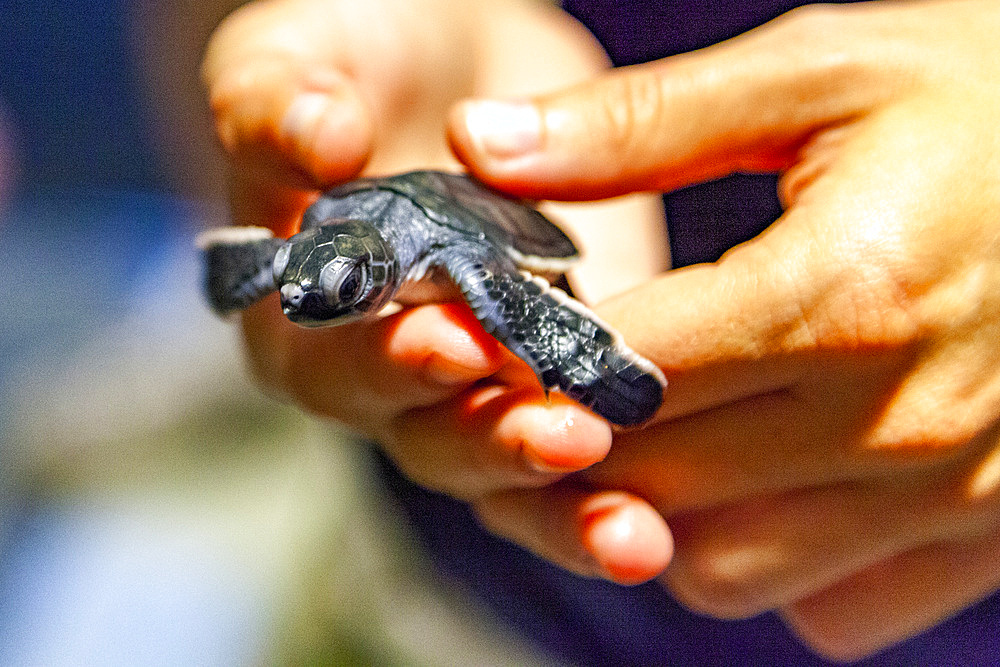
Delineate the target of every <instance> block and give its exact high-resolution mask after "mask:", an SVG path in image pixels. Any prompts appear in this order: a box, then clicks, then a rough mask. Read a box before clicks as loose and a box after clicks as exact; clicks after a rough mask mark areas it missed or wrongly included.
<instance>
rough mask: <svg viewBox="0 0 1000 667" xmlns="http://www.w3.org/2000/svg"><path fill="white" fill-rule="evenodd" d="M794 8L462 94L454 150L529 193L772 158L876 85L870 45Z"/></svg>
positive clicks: (688, 178) (760, 165) (614, 191)
mask: <svg viewBox="0 0 1000 667" xmlns="http://www.w3.org/2000/svg"><path fill="white" fill-rule="evenodd" d="M829 11H832V10H827V13H823V14H821V13H817V12H795V13H793V14H791V15H788V17H786V18H784V19H779V20H777V21H775V22H772V23H771V24H768V25H766V26H764V27H762V28H759V29H757V30H755V31H751V32H749V33H747V34H746V35H744V36H742V37H738V38H736V39H733V40H730V41H728V42H723V43H722V44H719V45H717V46H715V47H711V48H708V49H704V50H702V51H696V52H693V53H689V54H684V55H680V56H674V57H670V58H665V59H663V60H659V61H655V62H652V63H647V64H644V65H637V66H632V67H625V68H620V69H618V70H613V71H612V72H609V73H607V74H605V75H604V76H602V77H600V78H597V79H594V80H592V81H590V82H588V83H585V84H582V85H579V86H576V87H573V88H570V89H567V90H564V91H560V92H556V93H554V94H551V95H547V96H543V97H538V98H535V99H532V100H524V101H498V100H472V101H466V102H464V103H462V104H460V105H459V106H457V107H456V108H455V109H454V110H453V113H452V115H451V118H450V124H449V139H450V141H451V144H452V147H453V150H454V151H455V153H456V154H457V155H458V157H459V159H461V160H462V161H463V162H464V163H466V164H467V165H468V166H469V168H470V170H471V171H472V172H473V173H475V174H476V175H477V176H478V177H480V178H481V179H483V180H485V181H487V182H490V183H491V184H493V185H495V186H497V187H500V188H502V189H504V190H508V191H510V192H512V193H515V194H518V195H521V196H524V197H533V198H549V199H553V198H564V199H596V198H604V197H611V196H615V195H619V194H623V193H626V192H632V191H643V190H657V191H664V190H671V189H675V188H677V187H680V186H683V185H688V184H691V183H694V182H698V181H702V180H707V179H710V178H716V177H720V176H723V175H726V174H729V173H732V172H734V171H775V170H777V169H780V168H782V167H784V166H786V165H787V164H788V163H789V162H790V161H791V160H792V159H793V158H794V155H795V153H796V151H797V149H798V148H799V146H800V145H801V144H802V143H803V142H804V141H805V139H806V138H808V136H809V135H810V134H811V133H812V132H814V131H816V130H817V129H819V128H822V127H824V126H828V125H831V124H835V123H838V122H840V121H843V120H844V119H847V118H850V117H853V116H855V115H856V114H858V113H860V112H863V111H864V110H866V109H868V108H870V107H871V105H872V104H873V103H874V101H875V97H876V96H878V95H884V94H886V90H885V86H882V85H880V82H879V81H878V80H877V79H878V76H877V74H876V72H875V69H874V68H873V67H868V66H866V65H865V63H867V62H869V61H870V60H871V57H870V54H868V57H867V58H865V57H864V56H865V55H866V54H861V53H858V54H855V53H853V52H852V49H853V48H854V47H852V45H851V43H850V42H849V40H844V39H842V38H840V37H839V35H840V34H841V33H842V32H844V31H836V30H831V26H829V25H826V24H825V23H824V21H826V20H827V19H826V18H823V19H822V20H819V19H817V18H816V17H817V16H822V17H826V16H827V15H828V12H829Z"/></svg>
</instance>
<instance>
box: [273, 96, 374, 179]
mask: <svg viewBox="0 0 1000 667" xmlns="http://www.w3.org/2000/svg"><path fill="white" fill-rule="evenodd" d="M357 112H358V110H357V108H356V106H355V105H354V104H353V103H352V100H351V99H350V98H347V97H337V96H334V95H331V94H330V93H329V92H323V93H318V92H304V93H300V94H299V95H298V96H296V97H295V98H294V99H293V100H292V102H291V104H289V105H288V108H287V109H286V111H285V115H284V117H283V118H282V120H281V127H280V131H281V133H282V136H283V137H285V138H286V139H287V140H288V141H290V142H291V143H292V145H293V146H294V147H295V151H296V153H297V154H298V156H299V159H300V160H302V163H303V164H304V165H305V166H306V167H307V168H308V169H309V170H310V171H311V172H312V175H313V176H314V177H316V178H319V179H321V180H331V179H332V180H337V179H339V178H342V177H343V176H344V175H345V174H346V175H352V174H353V173H354V172H355V171H356V169H357V163H358V161H360V160H363V159H364V158H365V156H366V155H367V141H368V135H367V132H366V128H365V126H364V123H363V122H362V120H361V119H360V117H359V115H358V113H357Z"/></svg>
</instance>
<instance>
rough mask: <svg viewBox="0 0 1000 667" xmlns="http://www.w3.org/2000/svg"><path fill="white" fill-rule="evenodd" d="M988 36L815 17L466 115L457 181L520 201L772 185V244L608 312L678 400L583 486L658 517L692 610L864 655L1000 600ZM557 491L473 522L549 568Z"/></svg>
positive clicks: (996, 193)
mask: <svg viewBox="0 0 1000 667" xmlns="http://www.w3.org/2000/svg"><path fill="white" fill-rule="evenodd" d="M998 32H1000V5H998V4H997V3H995V2H992V1H990V0H967V1H951V2H945V1H942V2H907V3H889V2H886V3H882V2H876V3H868V4H866V5H852V6H837V7H835V6H830V7H825V8H815V7H813V8H807V9H804V10H801V11H796V12H793V13H792V14H790V15H787V16H785V17H783V18H781V19H779V20H777V21H775V22H773V23H772V24H769V25H767V26H765V27H763V28H761V29H758V30H756V31H753V32H751V33H748V34H747V35H745V36H743V37H741V38H738V39H735V40H732V41H730V42H727V43H723V44H721V45H719V46H716V47H713V48H709V49H706V50H704V51H701V52H695V53H692V54H688V55H683V56H679V57H674V58H669V59H666V60H663V61H659V62H655V63H651V64H648V65H644V66H637V67H634V68H628V69H624V70H621V71H619V72H616V73H613V74H609V75H606V76H604V77H602V78H599V79H597V80H595V81H593V82H591V83H587V84H586V85H582V86H577V87H574V88H570V89H568V90H566V91H564V92H562V93H558V94H553V95H548V96H544V97H540V98H537V99H535V100H533V101H532V102H531V103H528V102H512V103H506V102H497V101H475V102H469V103H466V104H463V105H462V106H460V107H459V108H458V109H457V110H456V112H455V113H454V115H453V117H452V125H451V141H452V143H453V145H454V147H455V149H456V151H457V153H458V155H460V156H461V158H462V160H463V161H464V162H466V163H467V164H468V165H469V167H470V169H471V170H472V171H473V172H474V173H475V174H477V175H478V176H479V177H480V178H482V179H483V180H485V181H487V182H490V183H492V184H494V185H497V186H499V187H504V188H507V189H510V190H513V191H515V192H518V193H519V194H521V195H525V196H532V197H542V198H555V197H564V198H572V199H581V198H590V197H604V196H610V195H617V194H621V193H623V192H631V191H637V190H659V189H670V188H674V187H677V186H681V185H684V184H688V183H691V182H694V181H697V180H701V179H705V178H710V177H717V176H722V175H725V174H728V173H731V172H734V171H770V170H775V171H781V172H782V178H781V184H780V187H781V192H780V194H781V195H782V197H783V199H784V202H785V204H786V211H785V213H784V215H783V216H782V217H781V219H779V220H778V221H777V222H776V223H775V224H774V225H773V226H771V227H770V228H769V229H768V230H767V231H766V232H765V233H764V234H763V235H761V236H760V237H758V238H756V239H754V240H752V241H751V242H748V243H746V244H744V245H743V246H740V247H738V248H736V249H734V250H733V251H731V252H730V253H729V254H727V255H726V256H725V257H724V258H723V259H722V260H721V261H720V262H718V263H716V264H713V265H703V266H696V267H691V268H688V269H684V270H679V271H676V272H673V273H670V274H666V275H664V276H662V277H660V278H657V279H655V280H652V281H650V282H648V283H646V284H644V285H643V286H641V287H639V288H637V289H635V290H633V291H631V292H629V293H628V294H626V295H624V296H622V297H620V298H616V299H612V300H609V301H607V302H605V303H604V304H603V305H602V306H601V307H600V308H599V312H600V313H601V314H602V316H604V317H605V318H606V319H607V320H608V321H610V322H611V323H612V324H613V325H616V326H617V328H619V330H620V331H622V332H623V333H624V335H625V338H626V340H628V341H629V343H630V344H631V345H632V346H633V347H635V348H636V349H637V350H639V351H641V352H642V353H644V354H646V355H647V356H649V357H650V358H651V359H652V360H654V361H655V362H656V363H658V364H659V365H660V366H661V367H662V368H663V369H664V371H665V373H666V375H667V377H668V380H669V382H670V385H669V387H668V389H667V394H666V396H665V404H664V408H663V409H662V410H661V413H660V414H659V415H658V417H657V423H655V424H653V425H651V426H649V427H648V428H645V429H643V430H640V431H632V432H628V433H623V434H619V435H618V436H616V438H615V440H614V445H613V447H612V450H611V453H610V454H609V456H608V458H607V459H606V460H605V461H604V462H603V463H600V464H598V465H596V466H594V467H593V468H592V469H590V470H589V471H587V473H586V475H585V477H584V479H585V480H586V482H587V483H588V484H590V485H591V488H598V489H623V490H627V491H630V492H632V493H635V494H637V495H638V496H640V497H643V498H646V499H648V500H649V501H650V502H651V503H652V504H653V506H654V507H655V508H657V509H658V510H659V511H660V512H661V513H662V514H663V516H665V517H667V519H668V521H669V523H670V525H671V528H672V530H673V532H674V537H675V540H676V542H675V559H674V562H673V563H672V564H671V566H670V567H669V568H668V569H667V571H666V573H665V575H664V577H663V581H664V582H665V583H666V584H667V585H668V586H669V587H670V588H671V589H672V590H673V591H674V593H675V594H676V595H677V596H678V597H679V599H680V600H682V601H684V602H686V603H687V604H689V605H690V606H692V607H693V608H695V609H697V610H700V611H704V612H706V613H709V614H712V615H716V616H720V617H741V616H747V615H751V614H755V613H758V612H762V611H765V610H768V609H778V610H780V611H781V613H782V614H783V616H784V617H785V618H786V619H787V621H788V623H789V624H790V626H791V627H792V629H793V630H795V631H796V632H798V633H799V634H800V635H801V636H802V637H803V638H805V640H806V641H808V642H810V643H812V644H813V645H814V646H815V647H817V649H818V650H820V651H822V652H824V653H826V654H828V655H831V656H836V657H840V658H850V657H857V656H860V655H864V654H867V653H870V652H872V651H875V650H877V649H879V648H881V647H884V646H886V645H888V644H891V643H893V642H896V641H899V640H901V639H903V638H905V637H908V636H910V635H913V634H915V633H917V632H919V631H921V630H923V629H925V628H927V627H929V626H931V625H934V624H935V623H937V622H939V621H941V620H942V619H944V618H946V617H947V616H949V615H951V614H953V613H955V612H956V611H958V610H960V609H962V608H964V607H966V606H968V605H970V604H972V603H973V602H975V601H976V600H978V599H980V598H982V597H984V596H986V595H988V594H989V593H991V592H992V591H994V590H995V589H996V588H997V587H998V586H1000V567H997V563H998V562H1000V133H998V132H997V131H996V127H997V123H996V119H997V118H998V117H1000V59H998V58H997V55H996V35H997V34H998ZM496 128H500V129H502V130H505V131H499V130H497V129H496ZM565 488H566V484H565V483H561V484H560V485H557V486H556V487H554V488H548V489H540V490H533V491H520V492H505V493H501V494H498V495H496V496H493V497H490V498H487V499H485V500H483V501H481V502H480V503H479V504H478V506H479V507H480V510H481V512H482V513H483V514H484V516H485V517H486V520H487V523H488V524H489V525H490V526H491V527H493V528H494V529H495V530H497V531H498V532H500V533H501V534H505V535H508V536H511V537H513V538H514V539H517V540H519V541H520V542H522V543H525V544H528V545H531V546H532V547H533V548H535V549H536V550H537V551H539V552H540V553H552V552H557V551H558V549H559V548H560V545H559V544H558V543H557V542H555V541H553V540H550V539H549V538H548V537H547V535H546V532H545V531H546V529H547V528H548V527H549V526H551V525H553V524H558V523H559V522H560V518H559V514H560V513H567V514H568V515H569V517H570V518H571V517H572V516H573V513H574V512H575V511H576V510H574V509H573V507H572V505H570V506H568V507H567V506H564V505H560V504H559V503H557V502H547V501H546V498H560V497H562V496H561V495H560V494H561V493H563V492H564V491H563V490H562V489H565ZM581 488H586V487H581V486H580V485H577V486H576V487H574V490H573V491H572V493H574V494H577V496H575V497H578V498H580V499H581V501H583V500H585V499H586V498H587V497H588V496H587V493H586V492H584V491H581V490H580V489H581ZM570 518H567V519H566V520H570Z"/></svg>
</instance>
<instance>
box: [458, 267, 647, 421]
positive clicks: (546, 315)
mask: <svg viewBox="0 0 1000 667" xmlns="http://www.w3.org/2000/svg"><path fill="white" fill-rule="evenodd" d="M453 257H454V255H453ZM445 266H446V268H447V270H448V273H449V274H450V275H451V276H452V278H453V279H454V280H455V282H456V283H457V284H458V285H459V287H460V289H461V290H462V294H463V295H464V297H465V299H466V301H467V302H468V303H469V305H470V306H471V307H472V311H473V312H474V313H475V315H476V317H477V319H479V321H480V322H481V323H482V325H483V327H484V328H485V329H486V331H487V332H488V333H490V334H491V335H492V336H493V337H495V338H496V339H497V340H499V341H500V342H501V343H503V344H504V346H506V347H507V348H508V349H509V350H510V351H511V352H513V353H514V354H516V355H517V356H518V357H520V358H521V359H523V360H524V361H525V362H526V363H527V364H528V365H529V366H530V367H531V369H532V370H533V371H534V372H535V374H536V375H537V376H538V378H539V380H541V383H542V385H543V386H544V387H545V388H546V389H553V388H558V389H559V390H560V391H561V392H562V393H563V394H565V395H566V396H568V397H570V398H572V399H573V400H575V401H577V402H579V403H581V404H583V405H585V406H587V407H588V408H590V409H592V410H593V411H594V412H596V413H597V414H599V415H601V416H602V417H604V418H605V419H607V420H608V421H610V422H613V423H615V424H619V425H622V426H627V425H634V424H641V423H642V422H644V421H646V420H647V419H649V418H650V417H652V416H653V414H654V413H655V412H656V410H657V409H658V408H659V407H660V404H661V403H662V402H663V389H664V387H665V386H666V380H665V379H664V377H663V373H662V372H661V371H660V370H659V369H658V368H657V367H656V366H655V365H654V364H653V363H652V362H650V361H649V360H647V359H645V358H643V357H641V356H640V355H638V354H637V353H636V352H634V351H633V350H631V349H630V348H629V347H627V346H626V345H625V344H624V343H623V342H622V340H621V336H619V335H618V334H617V333H616V332H615V331H614V330H612V329H611V328H610V327H609V326H608V325H606V324H604V323H603V322H601V320H600V319H599V318H598V317H597V315H595V314H594V313H593V312H591V311H590V309H588V308H587V307H586V306H584V305H583V304H582V303H580V302H578V301H576V300H574V299H572V298H571V297H569V296H568V295H567V294H566V293H565V292H563V291H562V290H559V289H557V288H555V287H552V286H550V285H549V284H548V283H547V282H545V281H544V280H542V279H541V278H538V277H533V276H531V275H530V274H527V273H518V272H516V271H513V270H511V271H508V270H507V268H508V267H505V266H504V264H503V260H502V259H498V258H495V257H483V256H482V255H480V256H479V257H478V258H477V257H475V256H473V257H468V256H464V255H463V256H460V257H459V258H458V259H452V260H450V261H447V262H446V263H445Z"/></svg>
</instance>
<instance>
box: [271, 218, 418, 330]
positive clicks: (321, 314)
mask: <svg viewBox="0 0 1000 667" xmlns="http://www.w3.org/2000/svg"><path fill="white" fill-rule="evenodd" d="M399 273H400V272H399V264H398V262H397V261H396V257H395V254H394V253H393V251H392V248H391V247H390V246H389V244H387V243H386V242H385V239H383V238H382V236H381V235H380V234H379V232H378V230H377V229H376V228H375V227H374V226H373V225H372V224H370V223H366V222H363V221H358V220H344V221H337V222H334V223H332V224H325V225H323V226H321V227H315V228H312V229H309V230H306V231H304V232H301V233H299V234H296V235H295V236H293V237H291V238H290V239H288V241H287V242H286V243H285V244H284V245H282V246H281V248H280V249H279V250H278V252H277V253H276V254H275V256H274V282H275V284H276V285H277V286H278V291H279V292H280V294H281V307H282V310H283V311H284V313H285V315H286V316H287V317H288V319H290V320H291V321H292V322H295V323H296V324H300V325H302V326H307V327H316V326H330V325H335V324H344V323H346V322H351V321H354V320H357V319H359V318H361V317H364V316H365V315H368V314H374V313H376V312H378V311H379V310H380V309H381V308H382V307H383V306H385V305H386V304H387V303H389V301H391V300H392V297H393V295H394V294H395V293H396V288H397V286H398V275H399Z"/></svg>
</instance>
